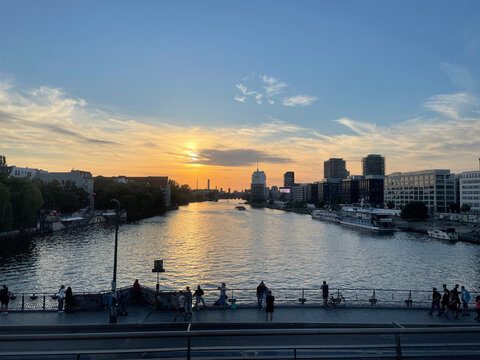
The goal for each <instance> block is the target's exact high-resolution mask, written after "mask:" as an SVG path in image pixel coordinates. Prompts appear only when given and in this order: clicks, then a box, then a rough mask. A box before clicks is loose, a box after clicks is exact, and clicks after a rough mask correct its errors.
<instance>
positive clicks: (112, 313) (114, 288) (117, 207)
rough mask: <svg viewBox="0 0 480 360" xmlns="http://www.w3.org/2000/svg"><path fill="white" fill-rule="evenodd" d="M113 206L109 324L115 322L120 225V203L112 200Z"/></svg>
mask: <svg viewBox="0 0 480 360" xmlns="http://www.w3.org/2000/svg"><path fill="white" fill-rule="evenodd" d="M112 202H113V203H114V204H115V213H116V214H115V251H114V254H113V280H112V304H111V306H110V324H115V323H116V322H117V253H118V224H119V223H120V206H121V205H120V201H118V200H117V199H112Z"/></svg>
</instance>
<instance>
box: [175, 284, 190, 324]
mask: <svg viewBox="0 0 480 360" xmlns="http://www.w3.org/2000/svg"><path fill="white" fill-rule="evenodd" d="M175 306H176V308H177V313H176V314H175V318H174V319H173V321H177V318H178V317H179V316H180V315H181V316H183V321H186V320H187V317H186V316H185V296H184V295H183V291H180V293H179V294H178V297H177V299H176V304H175Z"/></svg>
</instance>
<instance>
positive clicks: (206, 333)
mask: <svg viewBox="0 0 480 360" xmlns="http://www.w3.org/2000/svg"><path fill="white" fill-rule="evenodd" d="M450 333H455V334H459V333H476V334H480V327H471V326H468V327H465V326H461V327H448V328H444V327H438V328H431V327H428V328H362V329H358V328H347V329H344V328H341V329H337V328H334V329H331V328H328V329H322V328H320V329H240V330H223V329H222V330H190V331H120V332H118V331H116V332H101V333H90V332H89V333H75V334H58V333H57V334H15V335H0V342H1V341H44V340H100V339H102V340H105V339H122V338H132V339H139V338H144V339H145V338H197V337H213V336H216V337H230V336H233V337H236V336H278V335H293V336H298V335H407V334H409V335H413V334H421V335H425V334H450Z"/></svg>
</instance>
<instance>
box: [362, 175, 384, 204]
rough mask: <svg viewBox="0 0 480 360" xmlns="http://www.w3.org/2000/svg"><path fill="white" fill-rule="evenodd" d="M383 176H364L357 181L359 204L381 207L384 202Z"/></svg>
mask: <svg viewBox="0 0 480 360" xmlns="http://www.w3.org/2000/svg"><path fill="white" fill-rule="evenodd" d="M384 182H385V176H383V175H366V176H365V178H364V179H360V180H359V181H358V198H359V201H360V203H362V202H363V203H364V204H370V205H383V204H384V202H383V200H384Z"/></svg>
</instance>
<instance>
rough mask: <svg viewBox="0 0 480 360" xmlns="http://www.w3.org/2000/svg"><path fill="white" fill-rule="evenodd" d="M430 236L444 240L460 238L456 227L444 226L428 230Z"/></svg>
mask: <svg viewBox="0 0 480 360" xmlns="http://www.w3.org/2000/svg"><path fill="white" fill-rule="evenodd" d="M427 233H428V236H430V237H432V238H435V239H442V240H452V241H457V240H458V234H457V231H456V230H455V228H443V229H435V227H434V228H433V230H428V231H427Z"/></svg>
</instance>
